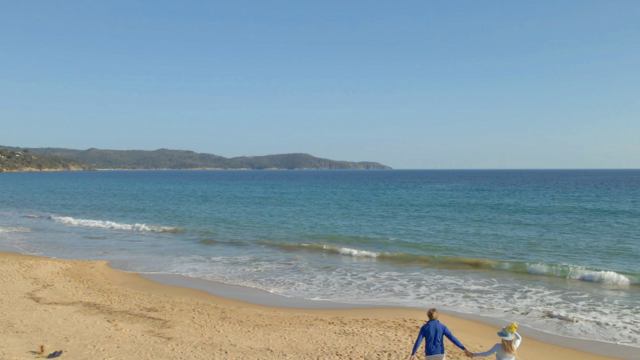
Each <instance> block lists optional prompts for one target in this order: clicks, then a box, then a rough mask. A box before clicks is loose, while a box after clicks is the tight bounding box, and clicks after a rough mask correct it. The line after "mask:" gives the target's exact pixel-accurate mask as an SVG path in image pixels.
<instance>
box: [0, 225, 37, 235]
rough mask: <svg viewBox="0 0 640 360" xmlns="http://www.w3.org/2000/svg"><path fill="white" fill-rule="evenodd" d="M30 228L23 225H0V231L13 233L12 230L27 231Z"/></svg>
mask: <svg viewBox="0 0 640 360" xmlns="http://www.w3.org/2000/svg"><path fill="white" fill-rule="evenodd" d="M29 231H31V229H28V228H23V227H2V226H0V233H13V232H29Z"/></svg>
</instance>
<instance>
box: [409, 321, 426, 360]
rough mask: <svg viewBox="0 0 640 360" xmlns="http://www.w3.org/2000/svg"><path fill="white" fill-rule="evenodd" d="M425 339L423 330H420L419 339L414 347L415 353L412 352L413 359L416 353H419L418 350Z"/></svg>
mask: <svg viewBox="0 0 640 360" xmlns="http://www.w3.org/2000/svg"><path fill="white" fill-rule="evenodd" d="M423 337H424V335H422V328H420V332H419V333H418V338H417V339H416V343H415V345H413V351H411V357H413V356H414V355H415V354H416V351H418V348H419V347H420V344H421V343H422V338H423Z"/></svg>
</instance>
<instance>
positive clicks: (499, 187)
mask: <svg viewBox="0 0 640 360" xmlns="http://www.w3.org/2000/svg"><path fill="white" fill-rule="evenodd" d="M0 245H2V246H5V247H12V248H15V249H18V251H21V252H23V253H27V254H35V255H41V256H50V257H57V258H66V259H85V260H109V261H112V262H113V264H114V266H115V267H117V268H119V269H121V270H124V271H134V272H140V273H147V274H180V275H184V276H188V277H193V278H199V279H206V280H212V281H216V282H224V283H228V284H236V285H241V286H247V287H252V288H257V289H262V290H265V291H268V292H270V293H273V294H278V295H282V296H285V297H291V298H298V299H311V300H327V301H333V302H339V303H346V304H361V305H388V306H410V307H419V308H426V307H433V306H435V307H438V308H439V309H442V310H449V311H453V312H458V313H465V314H474V315H480V316H483V317H487V318H495V319H503V320H507V321H515V322H518V323H520V324H523V325H526V326H528V327H531V328H534V329H537V330H540V331H543V332H547V333H551V334H557V335H562V336H567V337H573V338H580V339H588V340H599V341H604V342H609V343H617V344H624V345H627V346H632V347H640V171H637V170H593V171H592V170H575V171H574V170H571V171H569V170H567V171H564V170H518V171H516V170H513V171H512V170H508V171H506V170H505V171H502V170H491V171H490V170H486V171H485V170H477V171H476V170H473V171H472V170H469V171H431V170H369V171H357V170H355V171H354V170H350V171H349V170H346V171H339V170H330V171H326V170H325V171H322V170H299V171H284V170H273V171H270V170H258V171H206V170H194V171H94V172H47V173H2V174H0Z"/></svg>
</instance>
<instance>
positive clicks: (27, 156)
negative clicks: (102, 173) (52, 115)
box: [0, 147, 94, 172]
mask: <svg viewBox="0 0 640 360" xmlns="http://www.w3.org/2000/svg"><path fill="white" fill-rule="evenodd" d="M71 170H94V168H93V167H91V166H88V165H86V164H85V163H83V162H82V161H79V160H74V159H65V158H62V157H60V156H51V155H40V154H38V155H35V154H32V153H31V152H30V151H29V150H27V149H25V150H22V151H11V150H8V149H5V148H1V147H0V172H14V171H71Z"/></svg>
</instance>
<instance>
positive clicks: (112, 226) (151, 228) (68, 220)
mask: <svg viewBox="0 0 640 360" xmlns="http://www.w3.org/2000/svg"><path fill="white" fill-rule="evenodd" d="M45 218H46V219H49V220H52V221H55V222H57V223H60V224H66V225H72V226H81V227H90V228H101V229H109V230H124V231H139V232H177V231H180V230H181V229H180V228H177V227H169V226H156V225H146V224H121V223H117V222H113V221H102V220H88V219H75V218H72V217H70V216H53V215H49V216H46V217H45Z"/></svg>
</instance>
